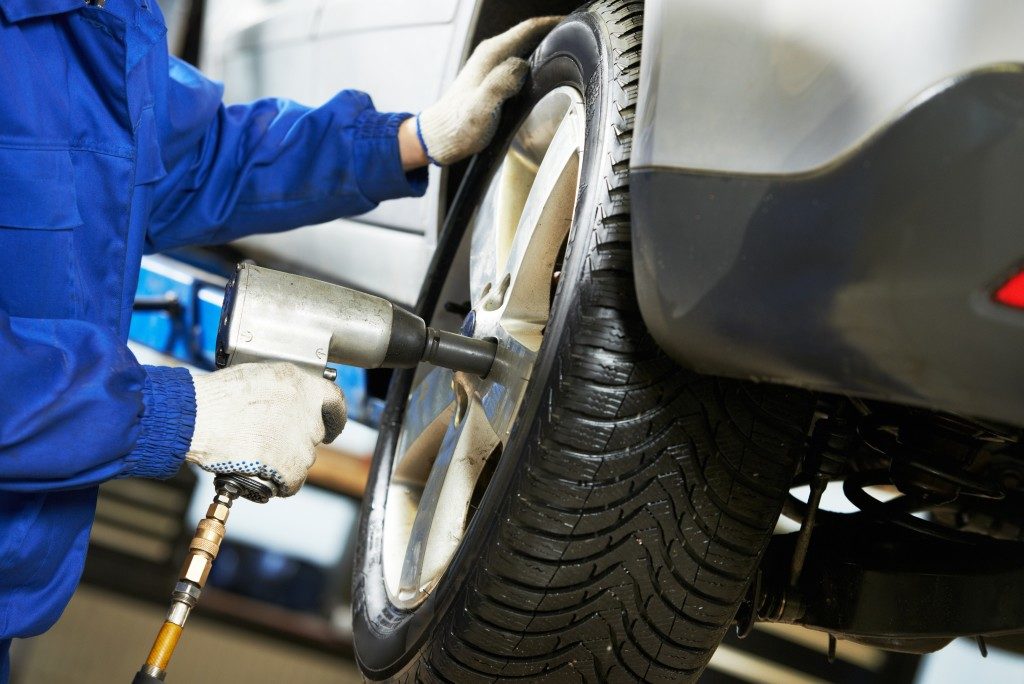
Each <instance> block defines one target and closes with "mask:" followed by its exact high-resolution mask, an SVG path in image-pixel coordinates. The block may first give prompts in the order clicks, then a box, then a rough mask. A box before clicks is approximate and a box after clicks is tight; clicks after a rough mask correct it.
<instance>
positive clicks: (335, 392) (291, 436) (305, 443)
mask: <svg viewBox="0 0 1024 684" xmlns="http://www.w3.org/2000/svg"><path fill="white" fill-rule="evenodd" d="M193 384H194V385H195V388H196V427H195V432H194V433H193V435H192V445H191V447H189V451H188V453H187V454H186V455H185V458H186V459H187V460H188V461H189V462H191V463H195V464H196V465H197V466H199V467H200V468H202V469H203V470H209V471H210V472H214V473H221V474H238V475H254V476H258V477H262V478H263V479H265V480H269V481H271V482H273V483H274V484H276V485H277V487H278V494H279V495H280V496H291V495H292V494H294V493H295V492H297V491H298V490H299V488H300V487H301V486H302V483H303V482H305V481H306V471H308V470H309V468H310V466H312V465H313V461H314V460H316V455H315V453H314V447H315V446H316V445H317V444H320V443H321V442H333V441H334V438H335V437H337V436H338V435H339V434H341V430H342V428H344V427H345V419H346V410H345V395H344V394H342V392H341V390H340V389H338V386H337V385H335V384H334V383H333V382H329V381H327V380H324V379H323V378H318V377H317V376H316V375H314V374H313V373H310V372H309V371H305V370H302V369H300V368H299V367H298V366H295V365H293V364H290V363H245V364H242V365H240V366H232V367H231V368H226V369H224V370H220V371H216V372H214V373H210V374H208V375H202V376H198V377H195V378H194V379H193Z"/></svg>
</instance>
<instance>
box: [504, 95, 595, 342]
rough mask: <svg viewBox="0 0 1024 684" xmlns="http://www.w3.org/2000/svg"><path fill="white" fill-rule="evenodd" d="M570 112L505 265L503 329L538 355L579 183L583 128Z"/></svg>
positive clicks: (532, 190) (548, 155) (550, 150)
mask: <svg viewBox="0 0 1024 684" xmlns="http://www.w3.org/2000/svg"><path fill="white" fill-rule="evenodd" d="M578 119H579V115H578V114H577V112H576V110H575V109H571V108H570V109H569V111H568V112H567V113H566V115H565V117H564V118H563V119H562V122H561V123H560V124H559V126H558V130H557V131H556V132H555V136H554V138H553V139H552V141H551V146H550V147H549V148H548V150H547V153H546V154H545V155H544V159H543V161H541V164H540V167H539V168H538V169H537V176H536V179H535V180H534V182H533V186H532V187H531V188H530V193H529V195H528V196H527V198H526V202H525V204H524V206H523V211H522V215H521V216H520V218H519V222H518V225H517V227H516V232H515V237H514V239H513V241H512V243H511V245H510V246H509V251H508V256H507V257H506V259H505V266H504V274H506V275H505V280H506V281H507V285H506V289H507V293H504V300H505V311H504V313H503V314H502V317H501V319H502V325H503V326H504V328H505V329H506V330H507V331H508V332H509V334H511V335H512V336H513V337H514V338H515V339H517V340H519V342H521V343H522V344H523V345H525V346H526V347H528V348H529V349H531V350H533V351H536V350H537V348H538V347H539V346H540V334H541V331H542V329H543V327H544V324H545V322H546V321H547V317H548V308H549V306H550V293H551V285H552V282H551V278H552V270H553V268H554V264H555V260H556V259H557V257H558V253H559V248H560V246H561V244H562V242H563V241H564V240H565V238H566V235H568V233H569V227H570V225H571V224H572V217H573V210H574V207H575V203H576V189H577V180H578V178H579V160H580V131H579V127H580V126H581V125H582V122H580V121H579V120H578Z"/></svg>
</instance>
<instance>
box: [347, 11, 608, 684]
mask: <svg viewBox="0 0 1024 684" xmlns="http://www.w3.org/2000/svg"><path fill="white" fill-rule="evenodd" d="M606 31H607V28H606V27H605V25H604V24H603V22H602V21H601V20H600V18H599V17H597V16H596V15H594V14H593V13H591V12H586V11H580V12H577V13H575V14H573V15H570V16H569V17H568V18H567V19H566V20H565V21H564V22H563V23H562V24H560V25H559V26H558V27H557V28H556V29H555V30H554V31H552V33H551V34H549V36H548V37H547V38H546V39H545V40H544V42H543V43H542V44H541V46H540V47H539V48H538V49H537V51H536V52H535V53H534V56H533V61H532V70H531V75H530V77H529V78H528V80H527V83H526V85H525V86H524V89H523V92H522V93H521V94H520V95H519V96H518V97H516V98H514V99H513V100H510V101H509V102H508V103H506V105H505V108H504V112H503V115H502V121H501V124H500V126H499V131H498V135H497V136H496V139H498V140H504V141H506V145H501V146H498V145H492V146H491V147H490V148H489V149H488V150H487V151H486V152H485V153H483V154H481V155H479V156H478V157H477V158H476V159H474V161H473V162H472V164H471V166H470V168H469V170H468V172H467V174H466V180H465V181H464V183H463V187H462V188H461V189H460V192H459V193H458V195H457V196H456V199H455V202H454V203H453V206H452V209H451V212H450V213H449V217H448V220H447V221H446V225H445V229H444V232H443V235H442V240H441V244H439V248H438V253H437V254H435V258H434V261H433V263H432V265H431V269H430V273H431V276H428V279H427V281H426V283H425V285H424V292H423V293H422V295H421V298H420V303H419V305H418V313H419V314H420V315H426V316H425V317H429V315H430V313H431V312H432V311H433V310H434V303H436V299H437V294H438V293H439V292H440V289H441V287H442V285H443V283H444V275H445V274H446V273H447V270H448V266H449V265H450V262H451V259H452V258H454V254H455V251H456V249H455V248H454V246H457V245H458V243H459V242H460V241H461V240H462V238H463V232H464V230H465V226H466V224H468V223H469V221H468V218H469V217H470V216H471V215H472V210H473V209H474V208H475V206H476V204H477V203H478V202H479V200H480V198H481V197H482V195H483V192H484V191H485V190H486V187H487V182H488V181H489V179H490V177H491V175H492V174H493V172H494V171H495V170H496V168H497V165H498V163H500V160H501V158H502V157H503V156H504V153H505V150H506V149H507V141H508V140H510V139H511V137H512V134H513V133H514V132H515V130H516V129H517V128H518V126H519V124H520V123H521V122H522V121H523V120H524V119H525V118H526V116H527V115H528V114H529V112H530V111H531V110H532V108H533V107H534V106H535V105H536V103H537V102H539V101H540V99H541V98H542V97H543V96H544V95H546V94H547V93H549V92H551V91H552V90H554V89H555V88H557V87H559V86H563V85H570V86H574V87H576V88H578V89H579V90H581V92H582V93H583V97H584V102H585V106H586V146H585V150H584V155H583V161H582V165H581V173H580V181H581V184H580V193H579V197H578V199H577V206H576V213H575V217H574V220H573V225H572V227H571V228H570V231H569V240H568V245H567V248H566V254H565V260H564V262H563V269H562V277H561V279H560V281H559V285H558V290H557V292H556V297H555V301H554V304H553V307H552V311H551V316H550V318H549V321H548V325H547V329H546V331H545V336H544V343H543V344H542V346H541V349H540V352H539V355H538V360H537V365H536V366H535V368H534V371H533V376H532V379H531V382H530V384H529V385H528V387H527V391H526V394H525V397H524V400H523V403H522V405H521V406H520V409H519V413H518V416H517V419H516V424H515V425H516V427H515V428H514V429H513V431H512V434H511V436H510V438H509V442H508V444H507V445H506V448H505V450H504V452H503V454H502V455H501V457H500V460H499V462H498V465H497V467H496V469H495V471H494V473H493V475H492V479H491V482H490V484H489V485H488V488H487V491H486V493H485V495H484V496H483V498H482V500H481V502H480V506H479V508H478V510H477V512H476V514H475V515H474V517H473V519H472V521H471V523H470V525H469V527H468V529H467V531H466V535H465V537H464V539H463V542H462V544H461V545H460V546H459V548H458V550H457V551H456V553H455V556H454V557H453V559H452V562H451V565H450V566H449V568H448V570H447V571H446V572H445V574H444V576H443V577H442V578H441V580H440V582H439V583H438V585H437V587H436V588H435V590H434V591H433V592H431V594H430V595H429V596H428V597H427V598H426V599H425V600H424V602H423V603H422V604H420V605H419V606H418V607H417V608H416V609H414V610H411V611H409V610H403V609H399V608H397V607H395V606H394V605H393V604H392V603H391V602H390V601H389V599H388V596H387V591H386V589H385V585H384V576H383V562H382V551H383V541H384V536H383V528H384V509H385V506H384V502H385V501H386V499H387V491H388V484H389V476H390V472H391V468H392V462H393V458H394V455H395V447H396V444H397V440H398V434H399V431H400V428H401V421H402V413H403V411H404V408H405V403H406V400H407V398H408V395H409V391H410V389H411V386H412V379H413V375H414V370H406V371H398V372H396V374H395V377H394V380H393V381H392V385H391V387H390V389H389V392H388V403H387V409H386V411H385V414H384V416H383V419H382V421H381V426H380V436H379V438H378V442H377V448H376V451H375V453H374V457H373V463H372V466H371V472H370V480H369V482H368V484H367V489H366V496H365V497H364V500H363V507H362V515H361V522H360V530H359V533H360V544H359V546H358V549H357V555H356V564H355V569H356V574H355V580H354V584H355V586H354V591H353V595H354V606H353V613H354V615H353V632H354V638H355V648H356V657H357V660H358V661H359V665H360V668H361V670H362V672H363V675H364V676H365V677H367V678H368V679H371V680H380V679H387V678H390V677H394V676H396V675H398V674H400V673H401V672H402V671H403V670H405V669H406V668H408V667H410V666H414V665H415V663H416V660H417V656H418V655H419V653H420V652H422V651H423V649H424V648H425V647H426V646H427V645H428V642H429V638H430V636H431V634H432V633H433V632H434V631H435V629H436V628H437V626H438V625H439V624H440V623H441V622H442V620H443V618H444V617H445V616H446V615H447V613H448V612H449V611H450V610H453V609H454V608H456V607H457V605H458V604H459V603H460V602H461V601H462V600H464V594H465V587H466V586H467V579H468V578H469V576H470V574H471V573H472V572H473V570H474V565H475V561H476V560H478V559H479V557H480V555H481V553H482V552H483V550H484V549H486V548H487V547H488V546H489V545H490V544H491V543H493V541H494V537H495V533H496V532H497V528H498V523H499V521H500V520H502V519H503V518H504V512H505V511H504V509H505V507H506V506H507V504H508V501H507V498H506V497H507V493H508V492H510V491H514V487H513V484H514V480H515V479H516V478H517V477H518V474H519V471H520V467H519V466H520V464H521V463H522V462H523V460H524V459H525V458H526V456H527V452H528V450H529V449H531V448H533V447H535V446H536V443H537V440H538V434H537V433H538V430H537V427H536V422H537V421H536V420H535V418H536V416H537V415H538V411H539V409H540V407H541V404H542V402H545V401H548V400H549V398H550V396H551V391H550V390H551V388H552V385H553V382H554V381H556V380H557V374H553V373H552V369H553V368H555V366H556V364H557V363H558V361H559V357H560V356H562V354H563V353H565V352H566V351H567V347H568V339H567V335H566V331H567V327H569V326H570V325H571V324H570V318H571V317H572V315H573V313H574V311H575V310H576V309H577V308H578V301H579V294H580V293H579V280H580V275H581V274H582V272H583V269H584V268H585V266H586V263H585V262H586V256H587V253H588V251H589V245H590V241H591V240H592V239H593V232H592V227H593V223H594V220H595V215H596V212H597V206H598V204H599V202H600V199H601V193H602V192H603V191H604V188H603V184H602V182H601V181H602V176H603V174H605V173H607V168H606V167H607V158H608V150H607V149H606V136H607V135H609V134H610V133H611V127H610V126H609V117H610V112H609V111H608V110H609V107H610V101H611V100H610V98H609V97H608V94H607V92H606V91H607V89H608V87H609V84H610V82H611V79H612V78H613V73H612V68H613V65H612V64H610V62H609V54H608V49H607V43H608V41H607V36H606ZM453 243H454V245H453Z"/></svg>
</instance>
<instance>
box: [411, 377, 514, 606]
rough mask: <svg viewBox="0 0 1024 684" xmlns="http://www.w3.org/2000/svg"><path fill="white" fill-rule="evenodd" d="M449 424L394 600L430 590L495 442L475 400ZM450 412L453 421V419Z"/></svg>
mask: <svg viewBox="0 0 1024 684" xmlns="http://www.w3.org/2000/svg"><path fill="white" fill-rule="evenodd" d="M461 412H462V413H463V415H462V416H461V420H458V422H457V423H456V422H455V420H453V423H452V425H451V426H450V427H449V428H448V431H447V433H446V434H445V436H444V441H443V442H442V444H441V450H440V453H438V455H437V460H435V461H434V465H433V468H431V471H430V476H429V478H428V479H427V484H426V487H425V488H424V490H423V496H422V497H421V498H420V506H419V510H418V511H417V512H416V519H415V521H414V522H413V525H412V531H411V533H410V535H409V543H408V546H407V548H406V553H405V562H404V563H403V567H402V576H401V580H400V582H399V598H400V599H401V600H403V601H409V600H412V599H414V598H415V597H416V596H417V595H418V594H424V593H426V592H428V591H429V590H430V589H431V588H432V584H433V583H434V582H435V581H436V580H437V579H438V578H439V577H440V575H441V573H442V572H443V571H444V568H446V567H447V566H448V562H449V560H450V559H451V556H452V554H453V553H454V552H455V549H456V548H457V547H458V545H459V542H460V541H461V540H462V535H463V532H464V528H465V524H466V518H467V515H468V513H469V503H470V501H471V499H472V496H473V491H474V489H475V487H476V483H477V479H478V478H479V476H480V472H481V471H482V470H483V467H484V464H485V463H486V462H487V459H488V458H489V457H490V456H491V455H492V454H493V453H494V452H495V449H496V448H497V447H498V445H499V444H500V440H499V439H498V436H497V435H496V434H495V433H494V430H493V429H492V428H491V424H490V422H489V421H488V419H487V416H486V414H485V412H484V409H483V407H482V406H481V404H480V401H479V399H478V398H475V397H472V398H468V399H467V402H466V406H465V409H464V410H462V411H461ZM459 413H460V409H459V408H457V409H456V416H455V418H456V419H457V418H459V417H460V416H459Z"/></svg>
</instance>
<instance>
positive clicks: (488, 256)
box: [469, 163, 506, 306]
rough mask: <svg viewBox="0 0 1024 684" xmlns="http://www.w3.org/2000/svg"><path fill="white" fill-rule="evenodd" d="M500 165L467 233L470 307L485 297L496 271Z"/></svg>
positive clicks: (503, 172)
mask: <svg viewBox="0 0 1024 684" xmlns="http://www.w3.org/2000/svg"><path fill="white" fill-rule="evenodd" d="M505 166H506V165H505V164H504V163H503V164H502V165H501V166H500V167H498V170H497V171H495V174H494V180H493V181H491V183H490V185H489V187H488V188H487V194H485V195H484V198H483V200H481V202H480V206H479V207H478V208H477V211H476V214H475V215H474V216H473V222H472V225H471V226H470V229H471V230H472V231H473V235H472V243H471V245H470V253H469V295H470V301H471V303H472V305H473V306H477V305H478V304H479V303H480V302H481V301H482V300H483V298H484V297H486V296H487V294H488V292H489V291H490V288H491V287H492V286H493V283H494V274H495V273H496V272H497V270H498V251H497V249H498V248H497V243H496V232H497V230H496V226H497V225H498V220H499V217H498V206H497V198H498V188H499V186H500V185H501V182H502V179H503V178H504V174H505Z"/></svg>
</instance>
